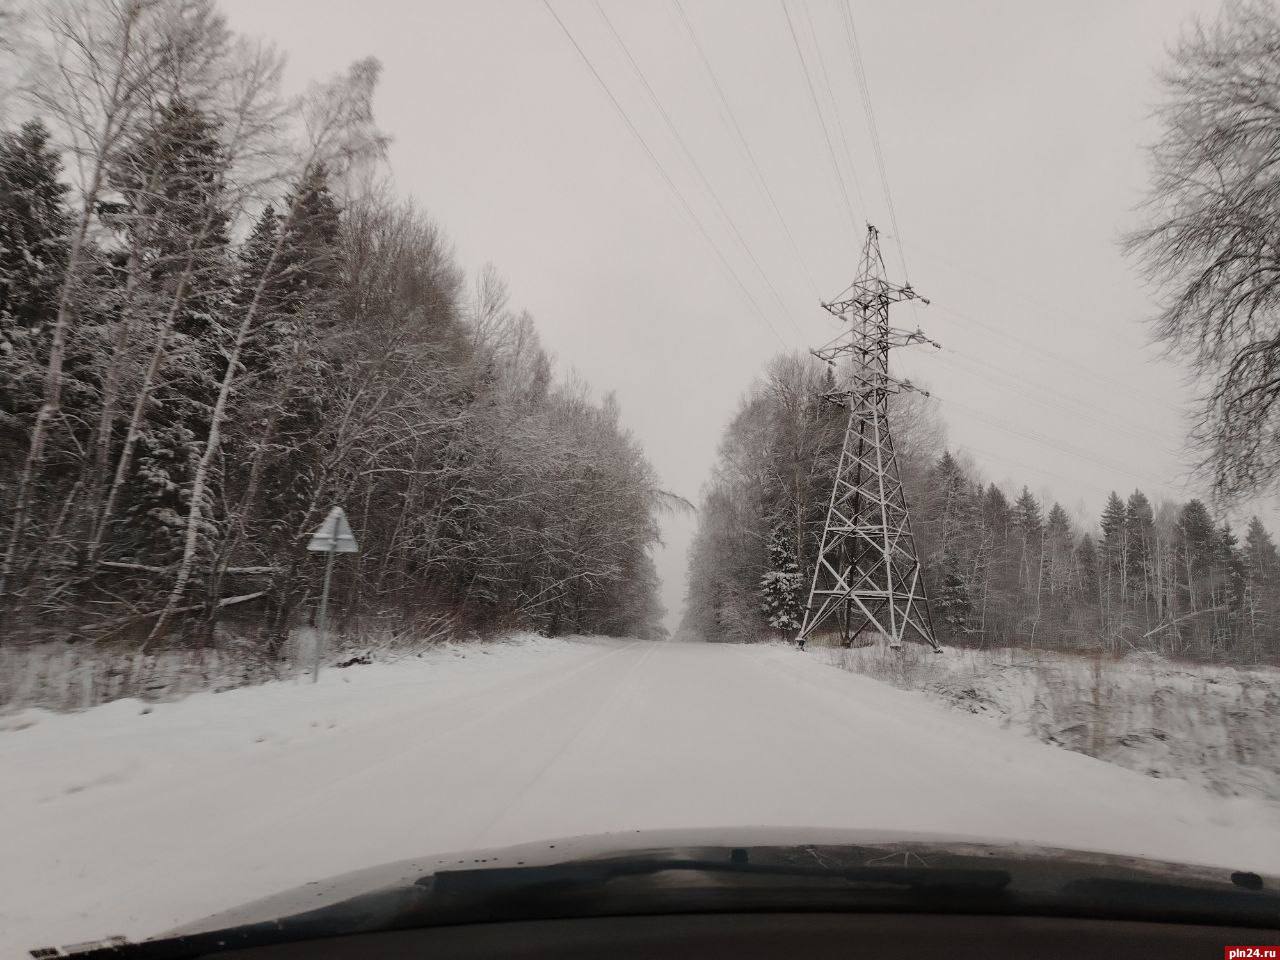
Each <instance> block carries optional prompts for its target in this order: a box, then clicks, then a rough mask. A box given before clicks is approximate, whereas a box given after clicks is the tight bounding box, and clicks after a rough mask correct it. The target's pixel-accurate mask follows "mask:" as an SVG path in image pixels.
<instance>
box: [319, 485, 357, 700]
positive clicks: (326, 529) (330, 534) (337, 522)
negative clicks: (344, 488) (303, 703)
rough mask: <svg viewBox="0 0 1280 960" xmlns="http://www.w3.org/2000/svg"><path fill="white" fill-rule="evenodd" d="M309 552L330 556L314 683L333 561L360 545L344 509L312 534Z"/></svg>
mask: <svg viewBox="0 0 1280 960" xmlns="http://www.w3.org/2000/svg"><path fill="white" fill-rule="evenodd" d="M307 549H308V550H310V551H312V552H315V553H327V554H328V555H329V556H328V558H327V559H326V560H325V565H324V592H323V593H321V595H320V620H319V630H318V632H317V635H316V649H315V659H314V661H313V663H312V664H311V682H312V683H319V682H320V656H321V654H322V653H323V652H324V647H325V644H326V642H327V641H328V639H329V584H330V582H331V581H332V580H333V558H334V554H337V553H358V552H359V550H360V547H359V545H358V544H357V543H356V538H355V534H353V533H352V532H351V525H350V524H348V523H347V515H346V514H345V513H343V512H342V508H341V507H333V508H331V509H330V510H329V515H328V516H327V517H325V519H324V523H322V524H320V526H319V528H317V530H316V531H315V533H313V534H311V542H310V543H308V544H307Z"/></svg>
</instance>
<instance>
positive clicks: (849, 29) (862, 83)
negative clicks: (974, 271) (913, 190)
mask: <svg viewBox="0 0 1280 960" xmlns="http://www.w3.org/2000/svg"><path fill="white" fill-rule="evenodd" d="M840 10H841V13H842V15H843V20H844V24H845V30H846V40H847V41H848V42H849V56H850V59H851V62H852V64H853V71H854V75H855V76H856V77H857V79H858V86H859V88H860V89H861V91H862V106H863V109H864V110H865V111H866V114H867V127H868V128H869V130H870V133H871V146H872V150H873V152H874V154H875V158H876V166H877V167H878V168H879V170H880V184H881V186H883V187H884V199H885V203H886V204H887V205H888V207H889V220H890V222H891V223H892V224H893V242H894V243H895V244H896V245H897V247H898V258H899V259H900V260H901V261H902V275H903V278H904V279H905V280H906V282H907V283H908V284H910V283H911V274H910V272H909V271H908V269H907V257H906V254H905V253H903V249H902V228H901V227H900V226H899V225H898V211H897V208H896V207H895V206H894V203H893V192H892V191H891V190H890V189H889V175H888V173H887V171H886V165H885V162H884V149H883V147H882V146H881V141H880V126H879V124H877V123H876V112H875V108H874V106H873V105H872V101H871V85H870V83H868V82H867V70H866V62H865V61H864V59H863V57H862V45H861V44H860V43H859V42H858V28H857V26H856V25H855V23H854V20H853V7H852V6H851V5H850V0H844V3H843V4H842V5H841V7H840Z"/></svg>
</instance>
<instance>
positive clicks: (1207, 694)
mask: <svg viewBox="0 0 1280 960" xmlns="http://www.w3.org/2000/svg"><path fill="white" fill-rule="evenodd" d="M810 650H811V651H812V652H813V653H814V654H815V656H817V657H819V658H822V659H825V660H826V661H828V662H830V663H832V664H834V665H836V666H840V667H843V668H844V669H846V670H851V671H854V672H856V673H863V674H867V675H868V676H872V677H875V678H877V679H879V680H884V681H887V682H889V683H892V684H894V685H895V686H898V687H901V688H903V689H909V690H922V691H924V692H926V693H928V694H930V695H931V696H934V697H936V698H938V699H940V700H942V701H944V702H945V703H948V704H950V705H951V706H953V707H955V708H957V709H960V710H964V711H966V712H968V713H972V714H977V715H979V716H984V717H988V718H991V719H992V720H993V721H994V722H997V723H999V724H1000V725H1002V726H1004V727H1007V728H1010V729H1013V730H1017V731H1022V732H1024V733H1027V734H1030V735H1031V736H1034V737H1035V738H1036V739H1038V740H1040V741H1042V742H1044V743H1050V744H1055V745H1057V746H1061V747H1065V748H1066V749H1068V750H1073V751H1075V752H1077V753H1083V754H1086V755H1088V756H1091V757H1097V758H1099V759H1102V760H1107V761H1110V762H1112V763H1117V764H1120V765H1121V766H1124V767H1127V768H1129V769H1130V770H1136V771H1138V772H1139V773H1144V774H1147V775H1148V776H1152V777H1179V778H1182V779H1185V780H1190V781H1193V782H1196V783H1199V784H1201V785H1203V786H1206V787H1208V788H1209V789H1210V790H1213V791H1214V792H1216V793H1218V794H1221V795H1224V796H1245V797H1261V798H1265V799H1268V800H1272V801H1280V734H1277V730H1278V729H1280V670H1275V669H1267V668H1253V669H1237V668H1234V667H1225V666H1209V665H1199V664H1196V665H1189V664H1185V663H1176V662H1173V661H1169V660H1166V659H1164V658H1162V657H1159V656H1156V655H1155V654H1149V653H1141V654H1136V655H1132V656H1129V657H1125V658H1123V659H1115V658H1107V657H1102V656H1096V657H1094V656H1079V655H1074V654H1068V653H1060V652H1055V651H1048V650H1027V649H1014V648H1009V649H1000V650H966V649H957V648H944V649H943V651H942V653H940V654H936V653H932V652H931V651H929V650H927V649H925V648H923V647H919V646H916V645H909V646H907V647H905V648H904V649H903V650H901V651H891V650H889V649H888V648H886V647H884V646H882V645H881V646H870V647H861V648H855V649H852V650H844V649H836V648H824V647H816V648H812V647H811V648H810Z"/></svg>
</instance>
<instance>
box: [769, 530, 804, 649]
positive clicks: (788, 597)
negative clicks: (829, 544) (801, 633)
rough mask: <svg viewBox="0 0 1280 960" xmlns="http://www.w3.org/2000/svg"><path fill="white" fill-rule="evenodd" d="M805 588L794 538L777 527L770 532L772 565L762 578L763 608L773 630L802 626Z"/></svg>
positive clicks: (793, 628)
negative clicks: (803, 591)
mask: <svg viewBox="0 0 1280 960" xmlns="http://www.w3.org/2000/svg"><path fill="white" fill-rule="evenodd" d="M803 588H804V585H803V584H802V583H801V580H800V570H799V568H798V567H797V566H796V558H795V553H794V550H793V548H792V545H791V538H790V537H788V536H787V535H786V534H785V532H784V531H783V530H782V529H781V528H780V527H775V528H774V530H773V532H772V533H771V534H770V536H769V567H768V569H767V570H766V571H765V574H764V576H763V577H762V578H761V580H760V611H761V613H763V614H764V618H765V622H766V623H768V624H769V626H771V627H772V628H773V629H774V630H777V631H779V632H780V633H786V634H792V633H795V632H796V631H798V630H799V629H800V623H801V618H802V616H803V615H804V609H803V607H802V601H801V596H800V595H801V591H802V590H803Z"/></svg>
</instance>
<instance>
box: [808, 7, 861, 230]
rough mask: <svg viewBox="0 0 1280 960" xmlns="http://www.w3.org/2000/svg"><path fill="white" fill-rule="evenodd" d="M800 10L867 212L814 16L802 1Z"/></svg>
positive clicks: (853, 175)
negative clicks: (815, 26) (815, 27)
mask: <svg viewBox="0 0 1280 960" xmlns="http://www.w3.org/2000/svg"><path fill="white" fill-rule="evenodd" d="M800 10H801V11H802V12H803V13H804V19H805V23H806V24H807V25H808V27H809V39H810V40H811V41H812V42H813V51H814V53H815V54H816V55H817V57H818V70H819V72H820V73H821V74H822V83H823V86H824V87H826V90H827V99H828V100H830V101H831V113H832V115H833V116H834V117H835V125H836V133H838V134H839V135H840V143H841V144H842V145H843V146H844V155H845V161H846V162H847V163H848V165H849V176H850V178H851V179H852V180H853V191H854V193H856V194H857V196H858V209H860V210H866V209H867V201H866V198H865V197H864V196H863V195H862V182H861V181H860V180H859V179H858V165H857V164H856V163H854V160H853V150H852V149H851V148H850V147H849V138H848V136H847V135H846V134H845V131H844V120H843V119H842V118H841V116H840V100H839V98H838V97H836V91H835V87H834V86H833V85H832V83H831V74H830V72H829V71H828V70H827V58H826V57H824V56H823V55H822V43H821V41H820V40H819V39H818V31H817V30H815V29H814V26H813V16H812V14H811V13H810V10H809V5H808V4H807V3H804V2H803V0H801V4H800Z"/></svg>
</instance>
